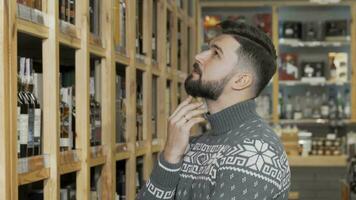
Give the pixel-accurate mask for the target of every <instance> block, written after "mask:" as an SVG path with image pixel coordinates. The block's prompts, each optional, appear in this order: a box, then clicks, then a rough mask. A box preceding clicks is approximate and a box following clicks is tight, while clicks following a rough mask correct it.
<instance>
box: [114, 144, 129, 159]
mask: <svg viewBox="0 0 356 200" xmlns="http://www.w3.org/2000/svg"><path fill="white" fill-rule="evenodd" d="M115 152H116V154H115V160H116V161H119V160H126V159H128V158H129V157H130V152H129V151H128V147H127V144H126V143H118V144H116V147H115Z"/></svg>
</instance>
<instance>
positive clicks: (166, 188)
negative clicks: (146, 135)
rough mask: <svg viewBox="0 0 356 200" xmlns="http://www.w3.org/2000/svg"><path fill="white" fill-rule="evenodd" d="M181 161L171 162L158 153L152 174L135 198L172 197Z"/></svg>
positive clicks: (138, 199)
mask: <svg viewBox="0 0 356 200" xmlns="http://www.w3.org/2000/svg"><path fill="white" fill-rule="evenodd" d="M181 165H182V163H181V162H180V163H177V164H171V163H168V162H167V161H165V160H164V158H163V154H160V155H159V157H158V160H157V163H156V165H155V167H154V169H153V171H152V174H151V176H150V178H149V179H148V181H147V182H146V184H145V185H144V186H143V187H142V188H141V190H140V192H139V194H138V195H137V200H157V199H171V200H173V199H174V196H175V192H176V187H177V184H178V182H179V172H180V167H181Z"/></svg>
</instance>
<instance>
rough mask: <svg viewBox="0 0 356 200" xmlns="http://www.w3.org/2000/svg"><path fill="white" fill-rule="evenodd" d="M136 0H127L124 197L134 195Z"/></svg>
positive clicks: (133, 196)
mask: <svg viewBox="0 0 356 200" xmlns="http://www.w3.org/2000/svg"><path fill="white" fill-rule="evenodd" d="M136 3H137V2H136V0H135V1H133V0H130V1H127V13H128V15H127V21H126V23H127V24H130V26H128V28H127V32H126V36H127V43H126V44H127V51H128V56H129V58H130V60H129V66H128V67H127V68H126V77H127V78H126V92H127V95H126V99H127V105H126V106H127V108H126V133H125V134H126V136H127V140H128V141H127V148H128V151H129V159H128V160H127V161H126V198H127V199H135V196H136V178H135V177H136V152H135V151H136V144H135V143H136V134H137V133H136V59H135V57H136V46H135V40H136V25H133V24H136V19H135V16H136Z"/></svg>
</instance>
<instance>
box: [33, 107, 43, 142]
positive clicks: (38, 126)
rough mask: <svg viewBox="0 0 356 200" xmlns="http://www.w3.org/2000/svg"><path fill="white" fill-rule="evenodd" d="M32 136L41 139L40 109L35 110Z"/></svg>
mask: <svg viewBox="0 0 356 200" xmlns="http://www.w3.org/2000/svg"><path fill="white" fill-rule="evenodd" d="M34 129H35V130H34V136H35V137H41V109H39V108H36V109H35V126H34Z"/></svg>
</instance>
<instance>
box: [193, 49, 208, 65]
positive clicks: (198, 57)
mask: <svg viewBox="0 0 356 200" xmlns="http://www.w3.org/2000/svg"><path fill="white" fill-rule="evenodd" d="M209 52H210V51H209V50H208V51H202V52H200V53H198V54H197V55H196V56H195V59H196V60H197V61H198V62H200V63H204V61H205V60H206V59H207V58H208V56H209Z"/></svg>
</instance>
